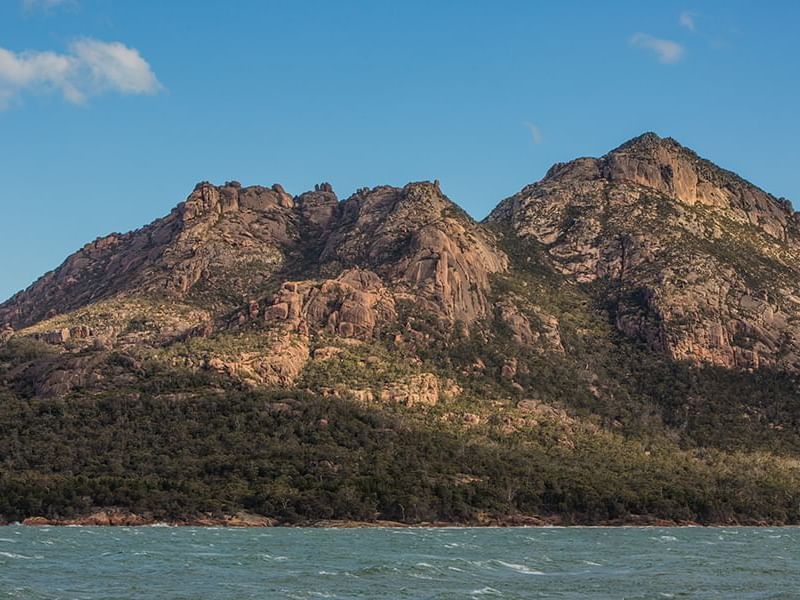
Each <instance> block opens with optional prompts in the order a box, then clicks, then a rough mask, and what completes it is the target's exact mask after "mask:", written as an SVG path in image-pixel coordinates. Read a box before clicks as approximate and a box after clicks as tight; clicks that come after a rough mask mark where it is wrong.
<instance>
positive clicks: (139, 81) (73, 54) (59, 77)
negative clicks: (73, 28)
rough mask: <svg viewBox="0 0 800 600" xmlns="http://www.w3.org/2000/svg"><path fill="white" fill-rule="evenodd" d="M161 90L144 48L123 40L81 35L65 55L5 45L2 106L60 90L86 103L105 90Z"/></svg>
mask: <svg viewBox="0 0 800 600" xmlns="http://www.w3.org/2000/svg"><path fill="white" fill-rule="evenodd" d="M161 89H162V86H161V84H160V83H159V81H158V79H157V78H156V75H155V73H154V72H153V70H152V68H151V67H150V65H149V64H148V62H147V61H146V60H145V59H144V58H142V56H141V55H140V54H139V51H138V50H136V49H135V48H129V47H128V46H125V45H124V44H121V43H119V42H102V41H100V40H94V39H89V38H87V39H81V40H77V41H75V42H73V43H72V44H70V46H69V51H68V52H67V53H64V54H59V53H56V52H39V51H24V52H13V51H11V50H6V49H4V48H0V110H1V109H4V108H8V106H9V104H10V103H11V102H12V101H14V100H15V99H17V98H18V97H19V96H21V95H22V94H23V93H25V92H32V93H47V92H57V93H60V94H61V95H62V96H63V97H64V98H65V99H66V100H67V101H69V102H72V103H74V104H80V103H83V102H85V101H86V100H87V98H89V97H90V96H95V95H98V94H102V93H104V92H117V93H120V94H155V93H157V92H158V91H159V90H161Z"/></svg>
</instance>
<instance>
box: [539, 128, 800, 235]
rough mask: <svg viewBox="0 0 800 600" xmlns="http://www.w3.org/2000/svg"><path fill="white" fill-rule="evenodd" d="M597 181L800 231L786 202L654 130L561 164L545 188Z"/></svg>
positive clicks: (777, 230)
mask: <svg viewBox="0 0 800 600" xmlns="http://www.w3.org/2000/svg"><path fill="white" fill-rule="evenodd" d="M598 180H601V181H604V182H606V183H607V184H610V185H612V186H619V185H637V186H642V187H644V188H648V189H650V190H653V191H655V192H658V193H660V194H664V195H665V196H668V197H670V198H672V199H674V200H677V201H679V202H681V203H684V204H688V205H700V206H705V207H709V208H710V209H712V210H717V211H720V213H721V214H724V216H726V217H728V218H732V219H734V220H736V221H739V222H742V223H747V224H750V225H754V226H756V227H759V228H761V229H762V230H763V231H765V232H766V233H767V234H769V235H771V236H772V237H775V238H777V239H779V240H786V239H787V238H788V237H790V236H791V235H792V234H793V233H796V232H797V231H798V225H800V216H798V214H797V213H795V212H794V211H793V209H792V205H791V203H790V202H789V201H788V200H786V199H783V198H776V197H775V196H773V195H771V194H768V193H767V192H765V191H763V190H761V189H760V188H758V187H757V186H755V185H753V184H752V183H750V182H748V181H746V180H745V179H743V178H741V177H740V176H738V175H737V174H735V173H732V172H731V171H727V170H725V169H723V168H721V167H719V166H717V165H715V164H714V163H712V162H710V161H708V160H706V159H703V158H701V157H700V156H698V155H697V153H695V152H694V151H693V150H691V149H689V148H687V147H685V146H683V145H681V144H680V143H679V142H677V141H676V140H674V139H673V138H670V137H665V138H662V137H660V136H658V135H657V134H655V133H653V132H647V133H644V134H642V135H640V136H638V137H635V138H633V139H631V140H629V141H627V142H625V143H624V144H622V145H621V146H619V147H618V148H616V149H614V150H612V151H611V152H609V153H608V154H606V155H604V156H602V157H600V158H579V159H576V160H574V161H571V162H568V163H557V164H555V165H553V167H551V169H550V170H549V171H548V172H547V174H546V175H545V177H544V179H543V180H542V181H541V184H543V185H544V184H551V185H571V184H575V183H577V182H581V181H583V182H589V181H598ZM529 187H530V186H529Z"/></svg>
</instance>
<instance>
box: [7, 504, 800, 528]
mask: <svg viewBox="0 0 800 600" xmlns="http://www.w3.org/2000/svg"><path fill="white" fill-rule="evenodd" d="M8 526H26V527H230V528H235V529H246V528H266V527H280V528H311V529H443V528H447V529H490V528H495V529H504V528H511V527H527V528H536V527H563V528H569V527H602V528H621V527H653V528H656V527H797V526H798V524H791V523H779V522H770V521H765V520H756V519H743V520H736V521H727V522H709V523H700V522H697V521H685V520H680V521H676V520H670V519H660V518H657V517H651V516H647V515H629V516H627V517H624V518H619V519H611V520H601V521H588V520H587V521H581V520H577V521H574V520H565V519H564V518H563V517H561V516H558V515H551V516H532V515H507V516H501V517H493V518H486V519H481V520H474V521H464V522H460V521H423V522H418V523H407V522H402V521H389V520H375V521H358V520H336V519H320V520H308V521H300V522H295V523H289V522H283V521H279V520H278V519H274V518H270V517H265V516H262V515H256V514H251V513H243V512H240V513H236V514H234V515H225V516H221V517H217V516H211V515H197V516H194V517H186V518H181V519H156V518H153V517H149V516H143V515H139V514H136V513H130V512H126V511H119V510H113V509H112V510H99V511H96V512H94V513H91V514H90V515H85V516H82V517H75V518H70V519H62V518H54V519H50V518H47V517H40V516H39V517H28V518H26V519H24V520H22V521H21V522H13V523H11V522H4V521H0V527H8Z"/></svg>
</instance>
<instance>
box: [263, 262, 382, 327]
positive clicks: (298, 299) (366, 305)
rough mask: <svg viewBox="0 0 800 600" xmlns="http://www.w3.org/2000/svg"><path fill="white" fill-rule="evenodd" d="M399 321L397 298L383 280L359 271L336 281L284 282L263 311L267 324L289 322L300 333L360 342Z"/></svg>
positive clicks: (351, 272) (345, 272)
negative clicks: (396, 308) (396, 305)
mask: <svg viewBox="0 0 800 600" xmlns="http://www.w3.org/2000/svg"><path fill="white" fill-rule="evenodd" d="M396 318H397V314H396V312H395V305H394V299H393V297H392V295H391V294H390V293H389V291H388V290H387V289H386V287H385V286H384V285H383V282H382V281H381V279H380V278H379V277H378V276H377V275H376V274H375V273H373V272H371V271H366V270H361V269H357V268H356V269H349V270H346V271H344V272H343V273H342V274H341V275H339V277H337V278H336V279H327V280H324V281H292V282H287V283H284V284H283V286H282V287H281V289H280V291H278V293H277V294H275V296H274V297H273V299H272V302H271V303H270V305H269V306H267V308H266V309H265V311H264V319H265V320H266V321H267V322H283V323H287V324H288V325H289V326H290V327H291V328H292V329H293V330H295V331H298V332H302V333H308V332H309V331H324V332H325V333H328V334H331V335H340V336H342V337H348V338H353V337H354V338H361V339H367V338H371V337H373V336H374V335H375V334H376V333H377V332H378V331H379V330H380V329H381V328H383V327H386V326H387V325H389V324H391V323H393V322H394V321H395V319H396Z"/></svg>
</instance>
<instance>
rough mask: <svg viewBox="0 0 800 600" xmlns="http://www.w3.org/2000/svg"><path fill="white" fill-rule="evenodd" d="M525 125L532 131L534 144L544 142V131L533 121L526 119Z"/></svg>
mask: <svg viewBox="0 0 800 600" xmlns="http://www.w3.org/2000/svg"><path fill="white" fill-rule="evenodd" d="M523 125H524V126H525V128H526V129H527V130H528V131H529V132H530V134H531V140H532V141H533V143H534V144H541V143H542V132H541V130H540V129H539V128H538V127H537V126H536V125H534V124H533V123H529V122H528V121H525V122H524V123H523Z"/></svg>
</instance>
